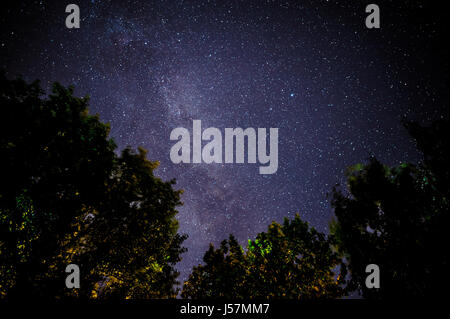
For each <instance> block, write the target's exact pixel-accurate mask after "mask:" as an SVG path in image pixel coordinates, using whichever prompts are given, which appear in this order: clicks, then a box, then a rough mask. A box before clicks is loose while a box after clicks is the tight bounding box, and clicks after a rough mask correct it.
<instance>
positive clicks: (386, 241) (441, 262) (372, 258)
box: [331, 121, 449, 298]
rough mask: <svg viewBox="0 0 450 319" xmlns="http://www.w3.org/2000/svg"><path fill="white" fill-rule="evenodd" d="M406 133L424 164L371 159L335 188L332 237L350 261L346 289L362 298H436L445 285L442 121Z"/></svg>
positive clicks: (444, 127) (444, 131)
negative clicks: (372, 279) (372, 284)
mask: <svg viewBox="0 0 450 319" xmlns="http://www.w3.org/2000/svg"><path fill="white" fill-rule="evenodd" d="M407 128H408V129H409V131H410V132H411V134H412V136H413V137H414V138H415V139H416V141H417V145H418V148H419V149H420V150H422V151H423V152H424V162H423V163H422V164H420V165H418V166H415V165H412V164H406V163H405V164H401V165H399V166H395V167H387V166H385V165H382V164H381V163H380V162H379V161H377V160H376V159H374V158H372V159H371V160H370V162H369V164H368V165H362V164H359V165H355V166H353V167H351V168H350V169H349V171H348V176H347V189H348V190H347V192H344V191H342V190H338V189H334V191H333V200H332V205H333V207H334V211H335V215H336V217H337V220H336V221H334V222H333V223H332V225H331V233H332V234H333V238H334V239H333V240H334V242H335V245H336V247H337V249H338V250H339V251H340V252H341V253H342V254H343V256H345V259H346V260H347V261H348V268H349V270H350V273H351V280H350V282H349V289H350V290H359V291H361V292H362V294H363V296H364V297H365V298H398V297H399V296H403V297H419V296H434V295H436V294H438V291H439V287H440V286H441V285H442V284H443V281H447V279H446V278H445V277H446V276H445V273H446V271H447V267H448V253H446V252H445V248H442V245H443V243H444V242H445V241H444V239H445V238H446V237H445V234H446V229H447V227H448V222H449V215H448V211H449V202H448V199H449V197H448V196H449V193H448V192H449V183H448V163H449V157H448V149H449V148H448V146H449V145H448V138H447V137H448V130H449V129H448V128H449V126H448V121H438V122H436V123H434V124H433V125H432V126H431V127H429V128H422V127H420V126H418V125H417V124H414V123H409V124H407ZM368 264H377V265H378V266H379V268H380V272H381V275H380V279H381V283H380V289H368V288H367V287H366V286H365V279H366V276H367V275H368V274H366V273H365V268H366V266H367V265H368Z"/></svg>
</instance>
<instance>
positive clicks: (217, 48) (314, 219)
mask: <svg viewBox="0 0 450 319" xmlns="http://www.w3.org/2000/svg"><path fill="white" fill-rule="evenodd" d="M373 2H374V3H376V4H378V5H379V7H380V11H381V28H380V29H367V28H366V26H365V18H366V16H367V13H366V12H365V7H366V5H368V4H370V3H373ZM69 3H76V4H77V5H79V7H80V11H81V25H80V28H79V29H67V28H66V26H65V19H66V16H67V15H68V14H67V13H65V7H66V5H68V4H69ZM442 11H443V9H442V8H439V7H436V8H435V7H431V5H430V4H428V2H425V1H391V2H386V1H378V0H374V1H319V0H316V1H312V0H311V1H282V2H279V1H247V0H246V1H226V0H224V1H100V0H92V1H72V2H69V1H53V2H49V1H20V3H16V4H12V5H10V6H9V9H3V10H2V14H1V31H0V35H1V38H0V57H1V60H0V68H3V69H5V70H6V73H7V76H8V77H9V78H14V77H16V76H17V75H22V76H23V78H24V79H25V80H27V81H32V80H34V79H40V80H41V83H42V86H43V87H44V88H45V89H46V90H48V89H49V88H50V87H51V83H52V82H54V81H58V82H60V83H62V84H63V85H74V87H75V93H76V95H77V96H84V95H87V94H88V95H89V96H90V111H91V113H93V114H94V113H98V114H99V115H100V119H101V120H102V121H104V122H109V123H110V124H111V136H112V137H113V138H114V140H115V141H116V143H117V144H118V146H119V150H121V149H123V148H124V147H126V146H127V145H130V146H132V147H133V148H137V146H143V147H144V148H146V149H147V150H148V151H149V153H148V158H149V159H150V160H158V161H160V166H159V168H158V169H157V170H156V172H155V174H156V175H157V176H159V177H161V178H162V179H163V180H169V179H172V178H176V179H177V184H176V188H177V189H183V190H184V194H183V195H182V201H183V202H184V205H183V206H182V207H179V214H178V220H179V221H180V232H181V233H186V234H188V235H189V239H188V240H186V242H185V246H186V247H187V248H188V252H187V253H185V254H184V255H183V261H182V262H181V263H180V264H179V265H178V269H179V270H180V271H181V273H182V277H181V278H180V279H186V275H187V274H188V273H189V272H190V269H191V268H192V266H193V265H195V264H198V263H200V262H201V261H202V257H203V254H204V252H205V251H206V249H207V247H208V244H209V243H210V242H213V243H215V244H217V243H219V242H220V241H221V240H223V239H225V238H226V237H228V235H229V233H233V234H234V235H235V236H236V237H237V238H238V239H239V240H240V242H241V243H245V241H246V240H247V239H248V238H252V237H254V236H255V235H256V234H257V233H258V232H261V231H264V230H266V229H267V225H268V224H269V223H270V222H271V221H273V220H275V221H278V222H280V221H282V219H283V217H290V218H292V217H293V216H294V215H295V213H297V212H298V213H300V216H301V217H302V218H303V219H305V220H306V221H308V222H310V223H311V225H313V226H314V227H316V228H317V229H318V230H319V231H322V232H327V230H328V224H329V222H330V220H331V218H332V216H333V212H332V209H331V207H330V204H329V200H328V199H327V193H329V192H331V189H332V187H333V186H334V185H335V184H337V183H344V181H345V175H344V173H345V170H346V168H347V167H348V166H350V165H353V164H356V163H359V162H366V161H367V159H368V158H369V156H371V155H374V156H376V157H377V158H378V159H379V160H380V161H382V162H383V163H385V164H389V165H395V164H398V163H400V162H404V161H409V162H414V163H416V162H417V161H419V160H420V154H419V153H418V152H417V150H416V148H415V145H414V142H413V141H412V140H411V139H410V137H409V136H408V134H407V132H406V130H405V129H404V128H403V126H402V124H401V120H402V119H403V118H406V119H410V120H419V121H420V122H421V123H424V124H426V123H429V122H430V121H432V120H434V119H438V118H440V117H441V116H443V114H444V113H445V112H446V108H447V107H448V62H447V54H448V50H447V49H446V48H444V47H443V43H444V41H443V36H444V31H443V30H444V29H443V28H444V19H447V18H444V16H443V13H442ZM445 41H447V39H446V40H445ZM193 120H201V121H202V127H203V128H207V127H216V128H219V129H220V130H221V131H222V132H224V129H225V128H226V127H231V128H236V127H242V128H244V129H245V128H247V127H253V128H258V127H262V128H271V127H273V128H279V144H278V148H279V151H278V153H279V157H278V163H279V164H278V170H277V172H276V173H275V174H272V175H260V174H259V171H258V168H259V166H260V165H259V164H248V163H245V164H204V163H202V164H173V163H172V162H171V160H170V157H169V152H170V149H171V147H172V145H173V144H175V141H170V138H169V136H170V132H171V131H172V130H173V129H174V128H176V127H185V128H187V129H189V130H190V131H191V133H192V121H193ZM204 144H205V143H204Z"/></svg>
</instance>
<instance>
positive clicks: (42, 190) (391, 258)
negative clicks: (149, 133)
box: [0, 74, 450, 299]
mask: <svg viewBox="0 0 450 319" xmlns="http://www.w3.org/2000/svg"><path fill="white" fill-rule="evenodd" d="M0 82H1V83H0V105H1V108H2V109H1V114H2V116H1V117H0V131H1V134H0V154H1V165H0V178H1V181H0V296H1V297H3V298H24V297H39V298H51V299H55V298H80V299H88V298H101V299H114V298H117V299H124V298H131V299H141V298H142V299H145V298H174V297H176V296H177V295H178V294H179V293H180V289H179V288H177V287H178V285H179V282H177V277H178V272H177V271H176V270H175V265H176V263H177V262H179V261H180V260H181V257H180V255H181V254H182V253H183V252H184V251H185V248H184V247H183V246H182V244H183V241H184V240H185V238H186V235H183V234H180V233H179V230H178V223H177V221H176V219H175V216H176V213H177V211H176V207H177V206H178V205H181V202H180V194H181V191H178V190H175V189H174V186H173V185H174V181H169V182H164V181H162V180H160V179H159V178H157V177H155V176H154V174H153V170H154V169H155V168H156V167H157V165H158V163H157V162H151V161H149V160H147V159H146V152H145V151H144V150H143V149H140V148H139V149H138V150H137V152H134V151H133V150H131V149H129V148H126V149H124V150H123V151H122V152H121V153H120V154H119V155H118V153H116V152H115V149H116V145H115V144H114V141H112V140H111V139H109V137H108V133H109V127H108V125H106V124H103V123H101V122H100V121H99V119H98V117H97V116H92V115H89V113H88V98H87V97H86V98H77V97H74V96H73V88H71V87H69V88H65V87H62V86H61V85H59V84H57V83H56V84H55V85H54V87H53V93H52V94H50V95H49V96H48V97H46V96H44V92H43V91H42V89H41V88H40V85H39V82H34V83H31V84H27V83H26V82H25V81H23V80H22V79H16V80H8V79H6V77H5V76H4V74H1V75H0ZM448 124H449V123H448V119H442V120H439V121H436V122H434V123H433V124H432V125H431V126H429V127H421V126H419V125H418V124H415V123H405V126H406V127H407V129H408V131H409V132H410V134H411V136H412V137H413V138H414V139H415V141H416V143H417V147H418V149H419V150H420V151H421V152H422V153H423V158H424V160H423V161H422V162H421V163H420V164H418V165H413V164H409V163H403V164H401V165H398V166H395V167H388V166H386V165H383V164H382V163H380V162H379V161H377V160H376V159H375V158H371V159H370V161H369V162H368V164H357V165H355V166H353V167H350V168H349V169H348V172H347V185H345V187H343V188H338V187H336V188H334V189H333V190H331V191H332V193H331V201H332V206H333V209H334V214H335V220H334V221H333V222H332V223H331V224H330V234H329V235H328V236H325V235H324V234H322V233H320V232H318V231H316V230H315V229H314V228H313V227H310V226H309V225H308V223H306V222H305V221H302V220H301V219H300V217H299V216H298V215H297V216H296V217H295V218H294V219H293V220H288V219H285V221H284V222H283V223H282V224H279V223H276V222H273V223H272V224H270V225H269V226H268V229H267V231H266V232H262V233H260V234H258V235H257V236H256V238H255V239H253V240H249V241H248V244H247V246H246V247H245V248H244V247H242V246H240V245H239V243H238V242H237V241H236V239H235V238H234V237H233V235H230V237H229V239H227V240H224V241H223V242H222V243H221V245H220V247H217V248H216V247H214V246H213V245H210V248H209V250H208V251H207V252H206V253H205V255H204V263H203V264H202V265H198V266H196V267H194V268H193V270H192V273H191V274H190V276H189V278H188V280H187V281H186V282H185V283H184V285H183V288H182V291H181V296H182V297H184V298H193V299H197V298H198V299H205V298H232V299H241V298H242V299H252V298H258V299H262V298H270V299H280V298H288V299H315V298H340V297H344V296H346V295H349V294H350V293H353V292H354V291H358V292H360V293H361V294H362V295H363V297H365V298H375V299H382V298H391V297H395V298H398V297H399V296H403V297H420V296H425V297H429V296H434V295H436V294H437V293H438V291H439V287H440V286H442V285H445V284H446V283H447V282H448V279H446V278H447V276H446V270H447V266H448V253H446V251H447V250H448V249H446V248H445V241H444V238H445V231H446V229H447V227H448V208H449V203H448V199H449V175H448V165H449V162H450V161H449V153H448V152H449V145H448V136H450V134H449V126H448ZM68 264H77V265H79V266H80V268H81V269H82V271H81V283H82V284H81V287H80V288H79V289H68V288H66V286H65V284H64V282H65V278H66V276H67V274H66V272H65V268H66V266H67V265H68ZM369 264H376V265H378V266H379V268H380V271H381V284H380V288H378V289H368V288H367V287H366V284H365V281H366V277H367V275H368V274H367V273H366V266H367V265H369Z"/></svg>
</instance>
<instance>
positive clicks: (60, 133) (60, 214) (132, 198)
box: [0, 74, 185, 298]
mask: <svg viewBox="0 0 450 319" xmlns="http://www.w3.org/2000/svg"><path fill="white" fill-rule="evenodd" d="M0 82H1V83H0V90H1V92H0V105H1V108H2V110H1V111H2V116H1V117H0V154H1V158H2V164H1V165H0V174H1V175H0V176H1V181H2V182H1V183H0V296H3V297H11V298H13V297H18V296H20V297H24V296H28V295H29V296H40V297H51V298H64V297H78V298H155V297H156V298H167V297H175V296H176V294H177V290H176V289H175V288H174V285H175V284H176V278H177V276H178V272H177V271H176V270H175V269H174V265H175V264H176V263H177V262H178V261H179V260H180V254H181V253H182V252H183V251H184V250H185V249H184V248H183V247H182V246H181V245H182V242H183V241H184V239H185V236H184V235H180V234H178V232H177V231H178V223H177V221H176V219H175V215H176V213H177V211H176V206H178V205H180V204H181V202H180V193H181V191H176V190H174V189H173V184H174V181H169V182H163V181H162V180H161V179H159V178H157V177H155V176H154V174H153V170H154V169H155V168H156V167H157V165H158V163H157V162H151V161H149V160H147V159H146V152H145V151H144V150H143V149H139V150H138V152H137V153H135V152H133V151H132V150H131V149H129V148H127V149H125V150H123V151H122V152H121V154H120V155H118V154H117V153H116V152H115V149H116V145H115V144H114V142H113V141H112V140H111V139H109V138H108V133H109V127H108V125H106V124H103V123H101V122H100V121H99V118H98V116H92V115H89V113H88V98H87V97H86V98H78V97H75V96H74V95H73V88H72V87H69V88H65V87H63V86H61V85H60V84H58V83H55V84H54V86H53V93H52V94H51V95H49V96H48V97H44V96H43V95H44V92H43V90H42V89H41V88H40V84H39V82H37V81H36V82H33V83H31V84H27V83H26V82H25V81H23V80H22V79H17V80H12V81H11V80H8V79H6V77H5V76H4V75H3V74H1V75H0ZM70 263H75V264H77V265H78V266H79V267H80V270H81V279H82V284H81V287H80V289H73V290H69V289H67V288H66V287H65V285H64V280H65V277H66V275H67V274H66V273H65V267H66V266H67V265H68V264H70Z"/></svg>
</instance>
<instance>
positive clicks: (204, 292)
mask: <svg viewBox="0 0 450 319" xmlns="http://www.w3.org/2000/svg"><path fill="white" fill-rule="evenodd" d="M203 260H204V262H205V264H204V265H198V266H196V267H194V268H193V271H192V274H191V275H190V276H189V279H188V280H187V281H186V282H185V283H184V287H183V291H182V296H183V297H184V298H193V299H197V298H230V299H244V298H245V299H246V298H251V299H254V298H258V299H268V298H272V299H282V298H283V299H284V298H285V299H311V298H336V297H339V296H342V294H343V293H344V290H343V289H342V287H341V286H340V283H341V280H340V278H341V277H340V276H338V277H337V278H335V272H334V270H335V268H336V267H337V265H338V264H339V262H340V260H339V258H337V255H336V254H335V253H334V252H332V250H331V247H330V243H329V241H328V240H327V239H326V237H325V236H324V235H323V234H321V233H319V232H317V231H316V230H315V229H314V228H311V227H309V226H308V224H307V223H306V222H303V221H302V220H301V219H300V217H299V216H298V215H296V217H295V218H294V219H293V220H291V221H289V220H288V219H287V218H285V220H284V223H283V225H280V224H278V223H276V222H273V223H272V224H271V225H269V227H268V231H267V232H266V233H265V232H262V233H260V234H258V235H257V237H256V239H255V240H249V241H248V245H247V250H246V251H244V250H243V248H242V247H241V246H240V245H239V244H238V242H237V241H236V239H235V238H234V237H233V236H232V235H230V237H229V239H228V240H224V241H223V242H222V243H221V245H220V247H219V248H218V249H215V248H214V246H213V245H210V248H209V250H208V251H207V252H206V253H205V256H204V258H203ZM343 271H344V270H343ZM344 272H345V271H344ZM342 275H344V277H345V274H342Z"/></svg>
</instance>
